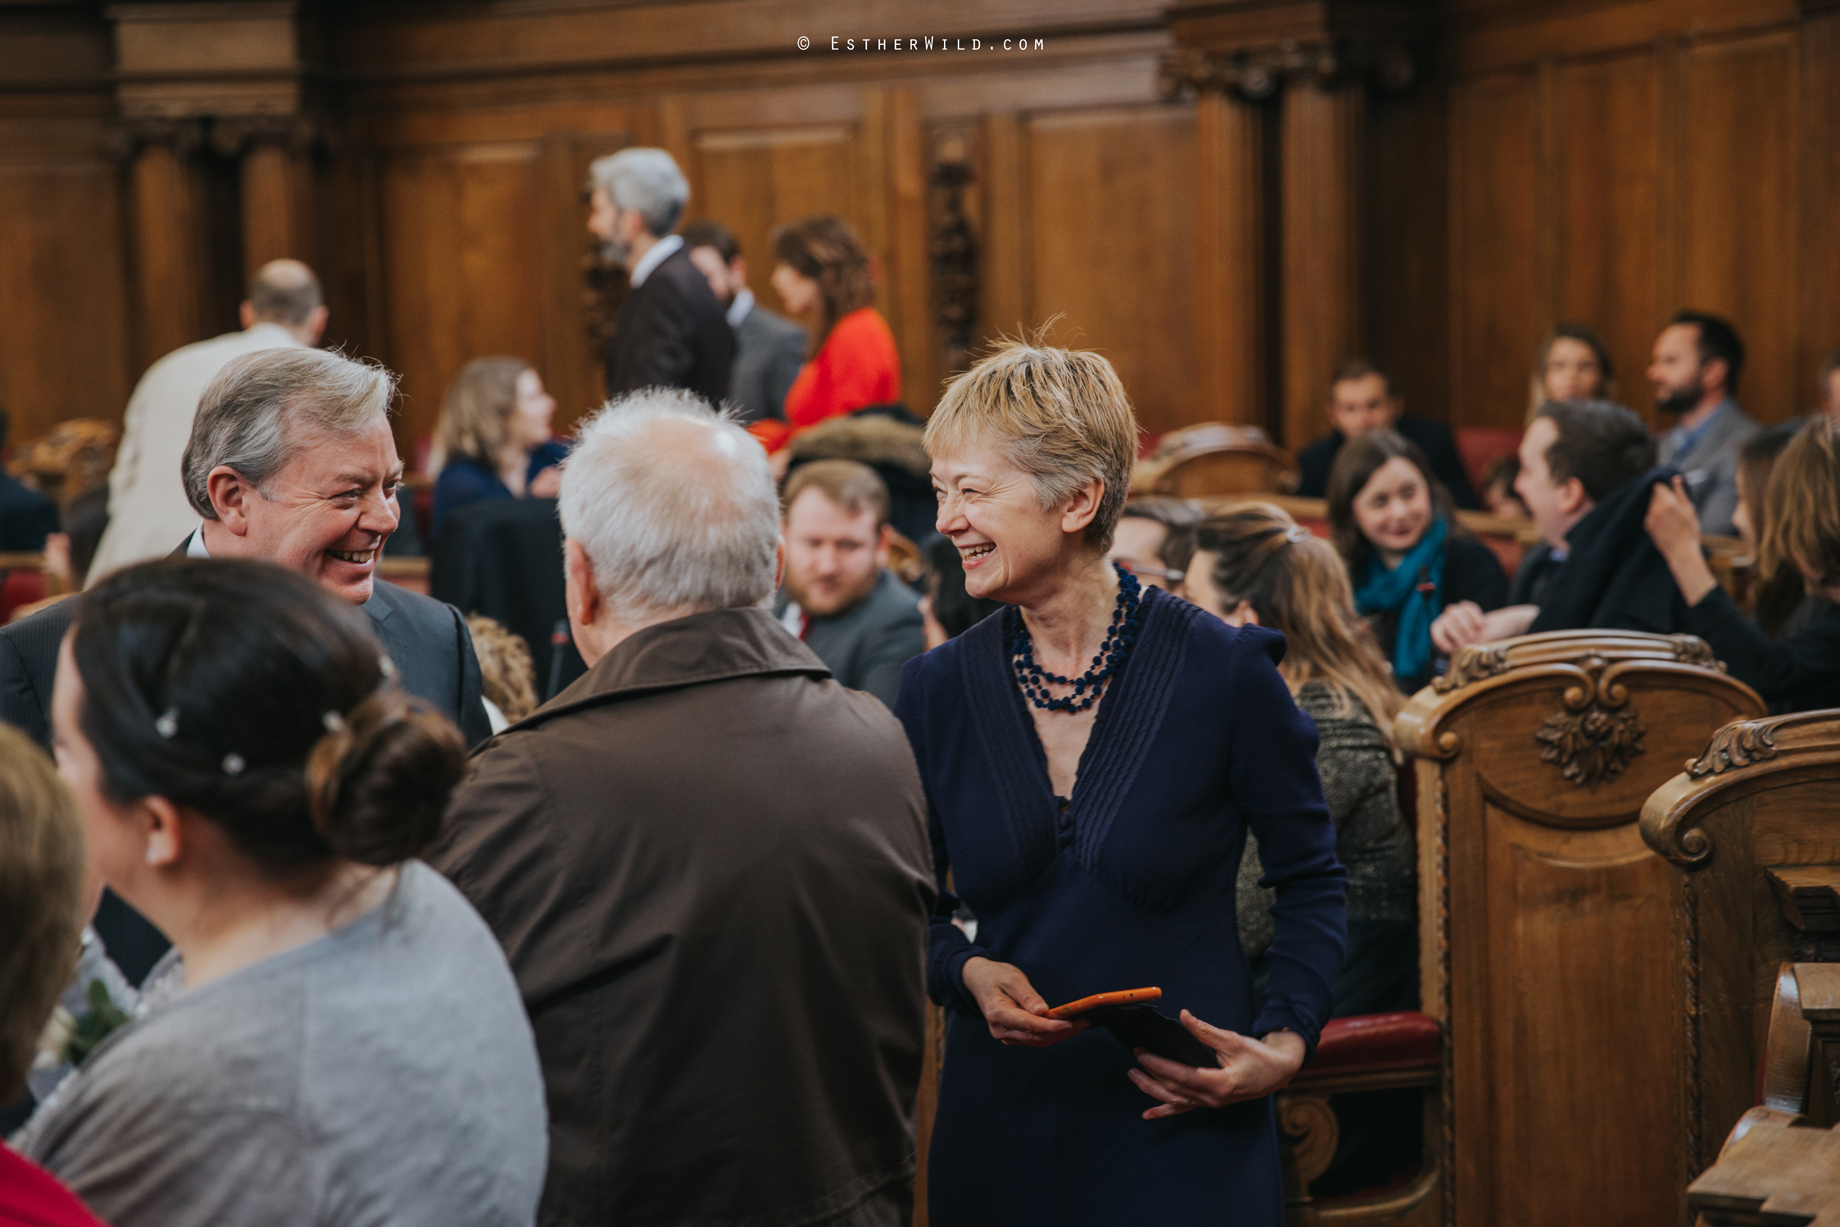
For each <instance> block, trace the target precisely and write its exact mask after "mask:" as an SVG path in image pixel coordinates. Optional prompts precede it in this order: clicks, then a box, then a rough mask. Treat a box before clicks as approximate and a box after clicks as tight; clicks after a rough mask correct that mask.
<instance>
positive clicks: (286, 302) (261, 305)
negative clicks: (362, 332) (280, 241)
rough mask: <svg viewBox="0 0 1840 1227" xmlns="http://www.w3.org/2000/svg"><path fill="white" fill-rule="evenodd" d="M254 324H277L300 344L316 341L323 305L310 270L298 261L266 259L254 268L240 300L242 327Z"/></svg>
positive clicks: (322, 328) (321, 327) (323, 324)
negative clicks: (254, 273) (243, 295)
mask: <svg viewBox="0 0 1840 1227" xmlns="http://www.w3.org/2000/svg"><path fill="white" fill-rule="evenodd" d="M257 324H279V325H281V326H282V327H283V328H285V329H287V330H288V331H289V332H291V333H293V334H294V339H295V340H297V341H299V342H300V343H301V344H302V345H317V344H319V338H320V334H321V333H323V332H324V331H325V329H326V306H325V299H324V297H323V295H321V293H320V288H319V278H318V277H316V276H314V275H313V270H312V269H310V268H308V267H307V266H306V265H304V264H302V263H301V262H300V261H299V260H270V261H269V262H268V263H267V264H264V265H263V266H262V267H261V268H259V269H257V270H256V275H255V276H254V277H252V278H250V281H249V297H248V298H247V299H245V300H244V302H243V327H245V328H253V327H254V326H255V325H257Z"/></svg>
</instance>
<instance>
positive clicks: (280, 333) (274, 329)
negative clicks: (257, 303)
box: [243, 320, 301, 349]
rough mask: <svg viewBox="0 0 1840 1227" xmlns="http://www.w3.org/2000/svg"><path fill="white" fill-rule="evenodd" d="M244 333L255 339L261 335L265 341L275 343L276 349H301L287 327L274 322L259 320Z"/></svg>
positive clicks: (298, 342)
mask: <svg viewBox="0 0 1840 1227" xmlns="http://www.w3.org/2000/svg"><path fill="white" fill-rule="evenodd" d="M243 333H244V335H245V336H251V337H253V336H257V335H260V336H262V337H263V338H264V339H267V340H271V341H273V342H274V345H275V348H276V349H280V348H283V347H289V348H294V349H299V348H301V344H300V341H299V340H298V339H296V338H295V336H294V334H293V333H292V332H289V331H288V329H287V327H286V326H285V325H283V324H277V323H275V321H273V320H259V321H257V322H256V323H254V324H251V325H250V326H249V327H248V328H245V329H244V330H243Z"/></svg>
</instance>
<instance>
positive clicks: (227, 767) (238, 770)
mask: <svg viewBox="0 0 1840 1227" xmlns="http://www.w3.org/2000/svg"><path fill="white" fill-rule="evenodd" d="M248 765H249V764H248V763H246V762H244V761H243V756H242V755H241V754H238V753H237V752H236V751H234V750H232V751H231V752H230V753H228V754H226V755H224V774H225V775H241V774H243V768H244V767H247V766H248Z"/></svg>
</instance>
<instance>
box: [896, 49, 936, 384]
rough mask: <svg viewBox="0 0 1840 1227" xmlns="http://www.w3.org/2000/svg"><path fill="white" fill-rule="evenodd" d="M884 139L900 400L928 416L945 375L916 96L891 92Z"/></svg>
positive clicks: (906, 91) (923, 136) (924, 147)
mask: <svg viewBox="0 0 1840 1227" xmlns="http://www.w3.org/2000/svg"><path fill="white" fill-rule="evenodd" d="M887 123H888V137H887V170H888V178H887V197H888V203H887V213H888V248H887V256H886V257H885V260H886V269H887V284H888V294H887V297H888V299H889V303H890V306H891V307H892V308H893V315H892V316H890V318H889V321H888V322H889V325H890V326H891V327H892V328H893V329H894V336H895V343H896V345H897V346H899V348H900V351H901V387H902V396H903V399H905V400H906V402H907V404H908V405H909V406H910V407H912V408H913V409H914V411H915V412H917V413H919V414H921V415H923V416H924V415H926V414H928V413H931V412H932V409H933V406H934V405H935V404H936V403H938V400H939V392H940V388H941V385H942V380H943V376H944V371H943V370H942V369H941V360H942V346H941V343H940V340H939V334H938V330H937V329H936V328H935V327H934V324H933V296H932V277H931V270H930V268H929V266H928V262H927V245H928V239H929V237H930V235H931V231H930V230H929V228H928V226H927V208H926V205H927V170H928V165H929V161H930V159H929V156H928V146H927V141H926V129H925V125H924V123H923V121H922V118H921V115H920V107H919V99H918V97H917V96H916V94H915V92H914V91H913V90H912V89H910V88H906V87H901V86H897V87H896V88H894V89H893V90H891V91H889V99H888V115H887Z"/></svg>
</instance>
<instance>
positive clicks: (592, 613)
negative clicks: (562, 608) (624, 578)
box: [562, 537, 603, 627]
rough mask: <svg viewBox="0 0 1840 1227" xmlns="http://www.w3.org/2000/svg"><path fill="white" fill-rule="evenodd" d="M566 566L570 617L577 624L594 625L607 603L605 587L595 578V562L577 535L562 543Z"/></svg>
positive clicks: (564, 572) (565, 574)
mask: <svg viewBox="0 0 1840 1227" xmlns="http://www.w3.org/2000/svg"><path fill="white" fill-rule="evenodd" d="M562 568H563V578H564V583H563V599H564V603H565V605H566V607H567V610H568V615H569V621H570V622H572V623H574V624H575V625H576V626H577V627H583V626H592V625H594V619H595V618H596V617H598V616H599V615H600V611H601V605H602V604H603V602H602V600H601V590H600V588H599V587H598V586H596V584H595V582H594V564H593V563H591V562H589V561H588V551H586V550H584V549H582V548H581V542H579V541H577V540H575V539H574V538H573V537H569V538H566V539H565V540H564V541H563V543H562Z"/></svg>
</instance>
